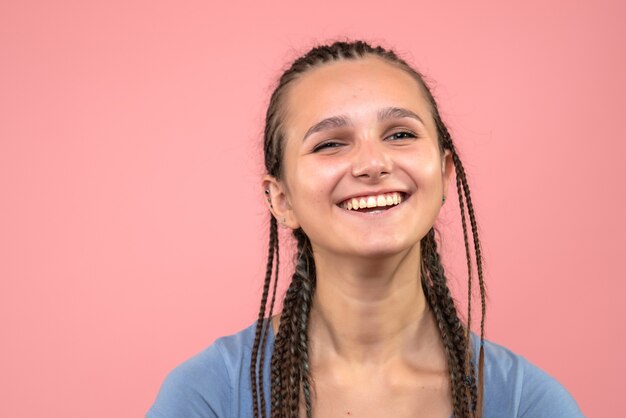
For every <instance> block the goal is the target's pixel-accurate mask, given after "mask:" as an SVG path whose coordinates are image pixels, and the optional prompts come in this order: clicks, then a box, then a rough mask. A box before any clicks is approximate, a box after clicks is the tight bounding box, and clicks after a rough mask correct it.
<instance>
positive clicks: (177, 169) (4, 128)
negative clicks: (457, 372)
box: [0, 0, 626, 418]
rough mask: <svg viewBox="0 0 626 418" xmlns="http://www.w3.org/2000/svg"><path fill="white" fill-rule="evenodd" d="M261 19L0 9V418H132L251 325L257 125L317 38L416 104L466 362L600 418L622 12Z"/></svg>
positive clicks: (618, 376) (185, 8)
mask: <svg viewBox="0 0 626 418" xmlns="http://www.w3.org/2000/svg"><path fill="white" fill-rule="evenodd" d="M278 3H279V2H277V1H273V2H249V3H248V4H244V3H239V4H238V2H229V3H222V4H220V5H211V4H210V2H207V1H197V2H184V3H181V2H175V1H169V2H166V1H156V2H155V1H143V2H141V1H135V0H131V1H114V2H98V3H96V2H84V1H58V2H38V3H37V2H32V1H17V0H14V1H10V0H9V1H4V2H2V3H1V4H0V341H1V343H0V393H2V402H0V416H3V417H12V418H20V417H38V416H46V417H87V416H89V417H94V418H98V417H137V416H141V415H142V414H143V413H144V412H145V411H146V409H147V408H148V407H149V405H150V404H151V402H152V400H153V399H154V396H155V395H156V392H157V390H158V387H159V385H160V384H161V381H162V380H163V378H164V376H165V374H166V373H167V372H168V371H169V370H171V369H172V367H174V366H175V365H177V364H178V363H180V362H181V361H182V360H184V359H186V358H188V357H189V356H191V355H192V354H194V353H196V352H197V351H200V350H201V349H203V348H204V347H206V346H207V345H208V344H210V343H211V342H212V341H213V339H215V338H216V337H218V336H220V335H224V334H227V333H232V332H235V331H237V330H239V329H241V328H242V327H244V326H247V325H249V324H250V323H252V321H254V319H255V313H256V311H257V309H258V308H257V306H258V300H259V297H260V289H261V283H262V276H263V265H264V258H265V254H264V252H265V241H266V238H265V236H266V229H265V226H266V213H265V210H264V206H263V205H262V198H261V193H260V191H261V190H260V183H259V178H260V174H261V164H260V158H259V156H260V149H261V147H260V138H261V131H262V118H263V112H264V104H265V103H266V100H267V98H268V95H269V92H270V87H271V84H272V82H273V80H274V79H275V78H276V77H277V76H278V75H279V70H280V68H281V67H282V66H283V65H284V64H285V63H286V62H287V61H288V60H289V59H290V58H293V57H294V56H295V53H296V52H298V51H302V50H303V49H304V48H306V47H307V46H309V45H311V44H312V43H313V42H314V41H315V40H325V39H327V38H332V37H335V36H340V35H346V36H350V37H365V38H366V39H368V40H370V41H374V42H375V41H378V40H381V41H383V42H384V43H385V44H386V45H389V46H394V47H396V48H397V50H398V51H399V52H401V53H402V54H404V56H405V57H407V58H408V59H409V60H410V61H412V62H414V63H415V64H417V65H418V67H419V68H420V69H421V70H422V71H423V72H425V73H426V74H427V75H429V76H430V77H431V78H432V79H433V80H435V81H436V84H435V89H434V91H435V94H436V96H437V97H438V98H439V100H440V103H441V106H442V108H443V110H444V114H445V116H446V117H447V119H448V121H449V123H450V125H451V126H452V128H453V133H454V135H455V137H456V140H457V142H458V144H459V148H460V149H461V152H462V155H463V156H464V157H465V162H466V166H467V170H468V172H469V176H470V182H471V186H472V187H473V189H472V190H473V196H474V200H475V203H476V206H477V211H478V220H479V222H480V226H481V232H482V239H483V245H484V254H485V257H486V274H487V280H488V285H489V290H490V302H489V311H488V338H489V339H491V340H493V341H496V342H499V343H502V344H504V345H506V346H508V347H510V348H511V349H513V350H514V351H516V352H518V353H521V354H523V355H525V356H526V357H527V358H529V359H530V360H531V361H533V362H534V363H536V364H537V365H539V366H540V367H542V368H544V369H545V370H547V371H548V372H549V373H551V374H553V375H554V376H556V377H557V378H558V379H559V380H560V381H561V382H562V383H563V384H564V385H565V386H566V387H567V388H568V389H569V390H570V391H571V392H572V394H573V395H574V396H575V398H576V399H577V400H578V402H579V403H580V405H581V407H582V409H583V411H584V412H585V414H587V415H589V416H594V417H608V416H613V412H614V411H613V407H614V406H613V405H616V404H619V403H620V402H621V401H622V391H623V389H624V384H623V376H624V375H625V374H626V365H625V361H624V360H623V358H624V353H625V352H626V338H625V334H626V332H625V327H624V324H623V320H624V318H625V317H626V303H624V300H623V298H624V296H625V295H626V280H625V279H626V277H625V275H624V269H623V268H622V266H621V265H619V263H620V262H621V261H620V260H622V261H623V258H622V257H623V254H624V250H625V245H624V236H625V235H626V222H625V220H624V219H625V218H624V213H625V212H626V188H625V187H624V177H625V176H624V175H625V170H624V168H623V161H624V157H625V156H626V141H625V140H626V138H625V135H624V128H623V126H622V125H621V124H622V122H623V121H624V110H625V109H626V99H625V97H626V94H625V93H626V83H625V77H624V74H626V58H625V53H624V51H625V48H624V39H626V30H625V26H624V24H623V18H624V12H625V11H626V10H625V7H624V6H623V4H624V3H623V2H621V3H620V2H618V1H613V2H610V1H604V0H600V1H593V2H591V1H587V2H571V1H552V2H543V1H530V2H528V1H527V2H515V5H513V4H512V3H511V4H509V5H505V3H508V2H500V1H491V2H485V1H478V2H477V1H473V2H458V3H453V2H449V1H440V2H428V3H425V2H423V3H422V2H417V1H415V0H411V1H404V2H392V3H388V4H386V5H385V6H384V7H383V6H381V5H380V4H378V3H376V5H374V3H372V6H369V7H368V6H364V3H363V2H362V1H360V0H359V1H354V0H353V1H345V2H338V4H335V2H334V1H333V2H331V1H326V0H324V1H321V2H316V3H309V4H308V5H305V6H295V3H297V2H293V1H291V2H284V3H285V4H283V5H279V4H278ZM313 4H317V5H316V6H313ZM452 207H453V205H446V211H444V213H442V216H441V221H442V224H444V226H443V227H442V229H443V231H444V233H445V240H446V243H445V248H446V253H445V258H446V260H447V261H448V262H449V264H450V271H451V273H452V274H453V279H452V280H453V282H456V281H458V282H463V280H464V268H463V264H462V263H463V261H464V259H463V257H464V255H463V254H464V253H463V251H464V250H463V248H462V245H461V241H459V239H460V226H459V221H458V216H457V214H456V213H455V212H454V210H452V209H451V208H452ZM448 208H449V209H448ZM457 287H459V288H462V286H461V285H459V286H457ZM458 297H459V299H464V296H463V294H462V293H461V294H459V296H458Z"/></svg>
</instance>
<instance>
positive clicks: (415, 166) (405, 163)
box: [397, 153, 442, 192]
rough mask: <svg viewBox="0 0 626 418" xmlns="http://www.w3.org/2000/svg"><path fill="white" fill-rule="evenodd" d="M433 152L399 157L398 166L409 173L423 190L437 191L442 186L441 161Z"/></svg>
mask: <svg viewBox="0 0 626 418" xmlns="http://www.w3.org/2000/svg"><path fill="white" fill-rule="evenodd" d="M428 154H432V153H419V154H416V155H412V156H410V155H407V156H403V157H401V158H399V159H397V163H398V166H399V167H401V169H402V171H403V172H405V173H407V174H408V175H409V176H410V177H411V179H412V181H413V182H414V183H415V185H416V186H417V188H418V191H419V189H422V191H428V192H437V191H439V190H440V189H441V187H442V179H441V175H442V173H441V162H440V161H439V158H438V156H436V155H428Z"/></svg>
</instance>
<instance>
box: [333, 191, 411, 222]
mask: <svg viewBox="0 0 626 418" xmlns="http://www.w3.org/2000/svg"><path fill="white" fill-rule="evenodd" d="M410 198H411V195H408V196H406V197H405V198H404V199H403V200H402V202H401V203H399V204H397V205H395V206H392V207H390V208H389V209H383V210H375V211H371V212H359V211H358V210H349V209H344V208H342V207H341V206H339V209H341V210H343V211H344V212H347V213H349V214H351V215H356V216H363V217H367V218H371V217H379V216H384V215H386V214H388V213H389V212H394V213H395V209H397V208H399V207H400V206H402V205H404V203H405V202H406V201H407V200H409V199H410Z"/></svg>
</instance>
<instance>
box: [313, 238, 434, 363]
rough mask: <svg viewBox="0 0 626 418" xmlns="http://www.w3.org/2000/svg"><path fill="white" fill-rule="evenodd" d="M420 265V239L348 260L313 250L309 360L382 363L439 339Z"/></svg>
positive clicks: (421, 348)
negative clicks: (381, 254)
mask: <svg viewBox="0 0 626 418" xmlns="http://www.w3.org/2000/svg"><path fill="white" fill-rule="evenodd" d="M419 265H420V247H419V243H418V244H417V245H416V246H414V247H413V248H411V249H410V250H408V251H407V252H405V253H403V254H399V255H394V256H392V257H389V258H387V259H377V260H371V259H368V260H358V261H355V260H348V259H346V258H345V257H336V258H335V257H331V256H328V254H324V253H323V252H321V251H317V252H316V257H315V266H316V273H317V282H316V290H315V297H314V301H313V305H312V308H311V316H310V322H309V332H310V341H311V344H312V348H313V359H312V360H313V361H314V362H324V361H325V360H329V359H333V360H342V361H344V362H347V363H358V364H370V365H384V364H386V363H388V362H389V361H393V360H394V359H396V358H398V357H406V356H407V355H412V354H414V353H415V352H416V351H418V352H419V351H422V352H423V351H424V350H427V348H428V347H431V346H432V344H433V342H434V341H438V340H439V338H438V335H437V329H436V324H435V322H434V319H433V317H432V315H431V314H430V311H429V310H428V309H427V303H426V298H425V296H424V292H423V290H422V286H421V278H420V268H419ZM433 337H434V338H433Z"/></svg>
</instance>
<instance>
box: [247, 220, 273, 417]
mask: <svg viewBox="0 0 626 418" xmlns="http://www.w3.org/2000/svg"><path fill="white" fill-rule="evenodd" d="M274 259H276V277H275V279H274V290H273V292H272V301H271V303H270V314H269V317H270V319H269V320H268V322H267V324H266V323H265V308H266V305H267V295H268V293H269V288H270V281H271V278H272V267H273V264H274ZM278 271H279V269H278V225H277V224H276V219H275V218H274V217H272V218H271V219H270V240H269V245H268V255H267V267H266V269H265V282H264V285H263V296H262V297H261V307H260V309H259V318H258V321H257V326H256V331H255V333H254V344H253V345H252V355H251V356H250V378H251V381H252V405H253V408H254V416H255V417H257V416H259V401H258V398H257V396H258V395H259V394H260V397H261V417H263V418H265V396H264V393H263V379H257V375H258V373H257V358H258V355H259V351H260V352H261V358H260V366H259V368H260V370H261V372H262V371H263V362H264V359H265V349H264V348H265V342H266V340H267V334H268V330H269V327H271V326H272V324H271V317H272V310H273V308H274V301H275V299H276V283H277V280H278ZM261 334H262V336H261ZM261 340H262V341H263V344H259V343H260V341H261ZM257 382H258V392H257Z"/></svg>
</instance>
